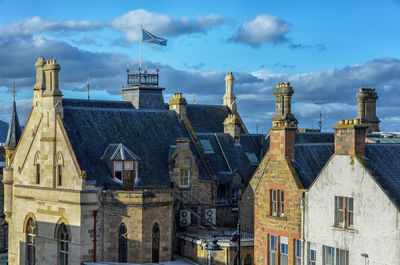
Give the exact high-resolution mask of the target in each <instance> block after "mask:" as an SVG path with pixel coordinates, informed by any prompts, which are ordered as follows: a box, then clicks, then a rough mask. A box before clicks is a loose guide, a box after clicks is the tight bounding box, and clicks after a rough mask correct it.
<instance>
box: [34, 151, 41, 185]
mask: <svg viewBox="0 0 400 265" xmlns="http://www.w3.org/2000/svg"><path fill="white" fill-rule="evenodd" d="M34 165H35V179H36V184H40V152H37V153H36V154H35V159H34Z"/></svg>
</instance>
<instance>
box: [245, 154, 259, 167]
mask: <svg viewBox="0 0 400 265" xmlns="http://www.w3.org/2000/svg"><path fill="white" fill-rule="evenodd" d="M246 155H247V158H248V159H249V161H250V163H251V164H252V165H257V164H258V163H259V162H258V158H257V156H256V154H254V153H248V152H246Z"/></svg>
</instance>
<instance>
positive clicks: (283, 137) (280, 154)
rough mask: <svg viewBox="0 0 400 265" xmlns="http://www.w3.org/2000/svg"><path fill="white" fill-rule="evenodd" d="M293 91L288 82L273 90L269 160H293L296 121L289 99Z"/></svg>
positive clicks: (279, 84)
mask: <svg viewBox="0 0 400 265" xmlns="http://www.w3.org/2000/svg"><path fill="white" fill-rule="evenodd" d="M293 93H294V91H293V88H292V87H291V86H290V83H289V82H285V83H278V85H277V87H276V88H275V89H274V95H275V98H276V113H275V115H274V117H273V118H272V128H270V151H269V152H270V157H271V160H282V159H285V157H289V158H290V159H294V151H295V150H294V145H295V140H296V131H297V124H298V122H297V119H296V118H295V117H294V115H293V114H292V113H291V99H292V95H293Z"/></svg>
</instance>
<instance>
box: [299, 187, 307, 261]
mask: <svg viewBox="0 0 400 265" xmlns="http://www.w3.org/2000/svg"><path fill="white" fill-rule="evenodd" d="M304 197H305V192H303V193H302V197H301V202H300V209H301V257H302V259H301V264H303V265H304V264H305V258H306V257H305V256H304V254H305V250H304V246H305V237H304V209H305V205H304Z"/></svg>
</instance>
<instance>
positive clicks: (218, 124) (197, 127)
mask: <svg viewBox="0 0 400 265" xmlns="http://www.w3.org/2000/svg"><path fill="white" fill-rule="evenodd" d="M228 114H231V111H230V110H229V108H228V107H227V106H222V105H200V104H188V105H187V106H186V115H187V117H188V119H189V121H190V123H191V125H192V127H193V130H194V131H195V132H196V133H197V132H224V125H223V122H224V120H225V119H226V118H227V117H228Z"/></svg>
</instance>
